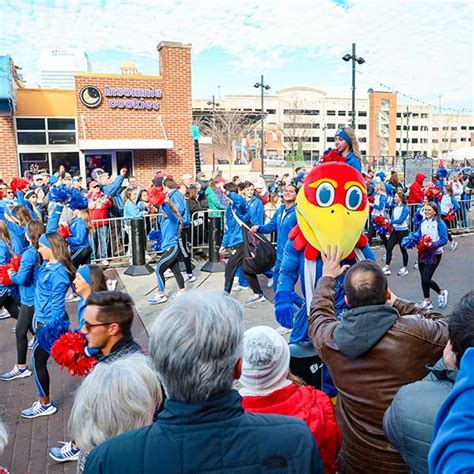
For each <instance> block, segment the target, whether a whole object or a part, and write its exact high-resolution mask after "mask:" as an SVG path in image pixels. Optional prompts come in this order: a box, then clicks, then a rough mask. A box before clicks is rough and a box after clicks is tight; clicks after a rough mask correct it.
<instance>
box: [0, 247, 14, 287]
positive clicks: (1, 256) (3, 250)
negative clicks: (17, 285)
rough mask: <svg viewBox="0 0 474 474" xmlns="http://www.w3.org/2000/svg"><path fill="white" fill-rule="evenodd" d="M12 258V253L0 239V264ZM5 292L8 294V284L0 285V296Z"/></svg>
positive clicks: (4, 263)
mask: <svg viewBox="0 0 474 474" xmlns="http://www.w3.org/2000/svg"><path fill="white" fill-rule="evenodd" d="M11 258H12V254H11V252H10V250H9V249H8V247H7V244H6V243H5V241H4V240H2V239H0V265H6V264H7V263H8V262H9V261H10V260H11ZM5 293H8V294H10V293H11V288H10V286H8V285H0V296H3V295H4V294H5Z"/></svg>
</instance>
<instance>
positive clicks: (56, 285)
mask: <svg viewBox="0 0 474 474" xmlns="http://www.w3.org/2000/svg"><path fill="white" fill-rule="evenodd" d="M70 284H71V282H70V280H69V275H68V273H67V271H66V268H65V266H64V265H63V264H62V263H60V262H56V263H49V262H48V261H44V262H43V263H42V264H41V267H40V268H39V271H38V276H37V279H36V288H35V320H36V321H37V322H40V323H47V322H48V321H52V320H56V319H59V318H64V315H65V314H66V307H65V297H66V292H67V289H68V288H69V285H70Z"/></svg>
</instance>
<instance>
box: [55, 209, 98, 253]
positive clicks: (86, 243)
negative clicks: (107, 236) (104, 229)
mask: <svg viewBox="0 0 474 474" xmlns="http://www.w3.org/2000/svg"><path fill="white" fill-rule="evenodd" d="M62 212H63V206H61V205H60V204H57V205H56V206H55V208H54V209H53V212H52V214H51V217H50V218H49V221H48V226H47V228H46V232H57V231H58V228H59V219H60V218H61V215H62ZM69 231H70V232H71V234H72V235H71V237H67V238H66V242H67V243H68V245H69V247H70V249H71V254H73V253H75V252H77V251H79V250H83V249H87V248H89V247H90V246H91V242H90V240H89V230H88V229H87V226H86V223H85V221H84V219H83V218H82V217H79V216H75V217H73V218H72V219H71V222H70V223H69Z"/></svg>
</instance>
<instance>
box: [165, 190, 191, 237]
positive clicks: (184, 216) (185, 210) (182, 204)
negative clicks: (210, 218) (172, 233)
mask: <svg viewBox="0 0 474 474" xmlns="http://www.w3.org/2000/svg"><path fill="white" fill-rule="evenodd" d="M168 197H169V200H170V201H171V202H172V203H173V204H174V205H175V207H176V209H177V210H178V212H179V215H180V216H181V224H182V225H183V227H184V228H186V227H189V224H191V215H190V212H189V207H188V204H187V202H186V199H185V197H184V196H183V195H182V194H181V192H180V191H179V190H177V189H174V190H173V191H171V192H170V193H169V194H168Z"/></svg>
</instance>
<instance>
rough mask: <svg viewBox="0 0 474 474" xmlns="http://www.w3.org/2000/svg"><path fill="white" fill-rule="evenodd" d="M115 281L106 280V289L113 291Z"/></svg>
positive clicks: (115, 285)
mask: <svg viewBox="0 0 474 474" xmlns="http://www.w3.org/2000/svg"><path fill="white" fill-rule="evenodd" d="M117 283H118V281H117V280H107V282H106V285H107V291H115V289H116V288H117Z"/></svg>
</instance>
